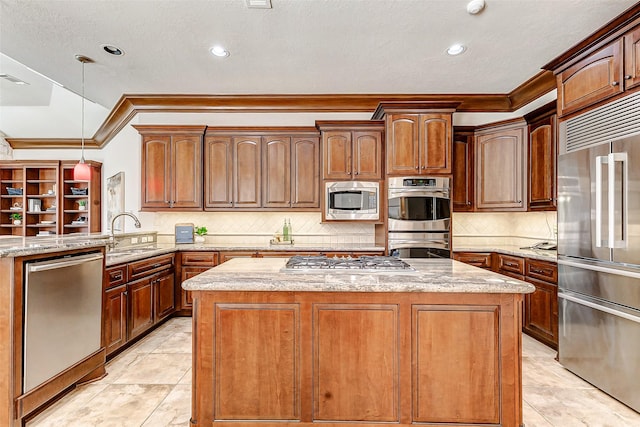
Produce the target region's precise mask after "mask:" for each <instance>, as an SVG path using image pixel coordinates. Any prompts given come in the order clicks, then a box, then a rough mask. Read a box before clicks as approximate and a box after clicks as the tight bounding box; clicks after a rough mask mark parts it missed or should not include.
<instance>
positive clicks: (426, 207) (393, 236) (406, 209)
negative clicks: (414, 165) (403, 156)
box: [388, 176, 451, 258]
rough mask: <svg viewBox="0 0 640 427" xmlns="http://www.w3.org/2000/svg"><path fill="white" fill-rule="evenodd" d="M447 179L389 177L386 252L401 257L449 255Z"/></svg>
mask: <svg viewBox="0 0 640 427" xmlns="http://www.w3.org/2000/svg"><path fill="white" fill-rule="evenodd" d="M449 181H450V179H449V178H445V177H424V176H422V177H402V178H390V179H389V197H388V199H389V200H388V206H389V219H388V239H389V240H388V241H389V253H390V255H393V256H398V257H401V258H449V257H450V255H451V253H450V245H449V242H450V239H449V227H450V223H451V204H450V202H451V200H450V191H449V186H450V182H449Z"/></svg>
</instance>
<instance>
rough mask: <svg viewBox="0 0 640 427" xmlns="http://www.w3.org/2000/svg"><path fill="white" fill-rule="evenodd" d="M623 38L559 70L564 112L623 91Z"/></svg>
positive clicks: (560, 92)
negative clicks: (563, 69)
mask: <svg viewBox="0 0 640 427" xmlns="http://www.w3.org/2000/svg"><path fill="white" fill-rule="evenodd" d="M622 57H623V55H622V40H618V41H616V42H614V43H611V44H610V45H608V46H606V47H604V48H602V49H600V50H599V51H597V52H596V53H594V54H593V55H590V56H588V57H587V58H585V59H583V60H582V61H580V62H578V63H576V64H575V65H573V66H571V67H569V68H567V69H566V70H565V71H563V72H562V73H560V74H558V80H559V82H558V83H559V84H558V109H559V111H558V112H559V113H560V114H561V115H565V114H567V113H570V112H572V111H577V110H579V109H581V108H584V107H586V106H588V105H591V104H594V103H596V102H598V101H601V100H604V99H606V98H608V97H610V96H613V95H615V94H618V93H622V91H623V89H624V85H623V83H622V82H623V75H622Z"/></svg>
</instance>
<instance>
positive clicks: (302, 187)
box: [291, 138, 320, 208]
mask: <svg viewBox="0 0 640 427" xmlns="http://www.w3.org/2000/svg"><path fill="white" fill-rule="evenodd" d="M291 156H292V159H291V166H292V167H291V207H294V208H319V207H320V141H319V140H318V139H317V138H293V142H292V146H291Z"/></svg>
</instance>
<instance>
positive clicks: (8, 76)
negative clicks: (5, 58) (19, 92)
mask: <svg viewBox="0 0 640 427" xmlns="http://www.w3.org/2000/svg"><path fill="white" fill-rule="evenodd" d="M0 79H4V80H7V81H10V82H11V83H13V84H17V85H28V84H29V83H27V82H25V81H24V80H20V79H19V78H17V77H14V76H12V75H11V74H0Z"/></svg>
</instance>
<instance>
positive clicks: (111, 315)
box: [104, 285, 127, 354]
mask: <svg viewBox="0 0 640 427" xmlns="http://www.w3.org/2000/svg"><path fill="white" fill-rule="evenodd" d="M104 337H105V339H104V345H105V347H106V349H107V354H111V353H113V352H114V351H115V350H117V349H119V348H120V347H122V346H123V345H124V344H126V342H127V285H121V286H118V287H115V288H112V289H109V290H108V291H106V292H105V309H104Z"/></svg>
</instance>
